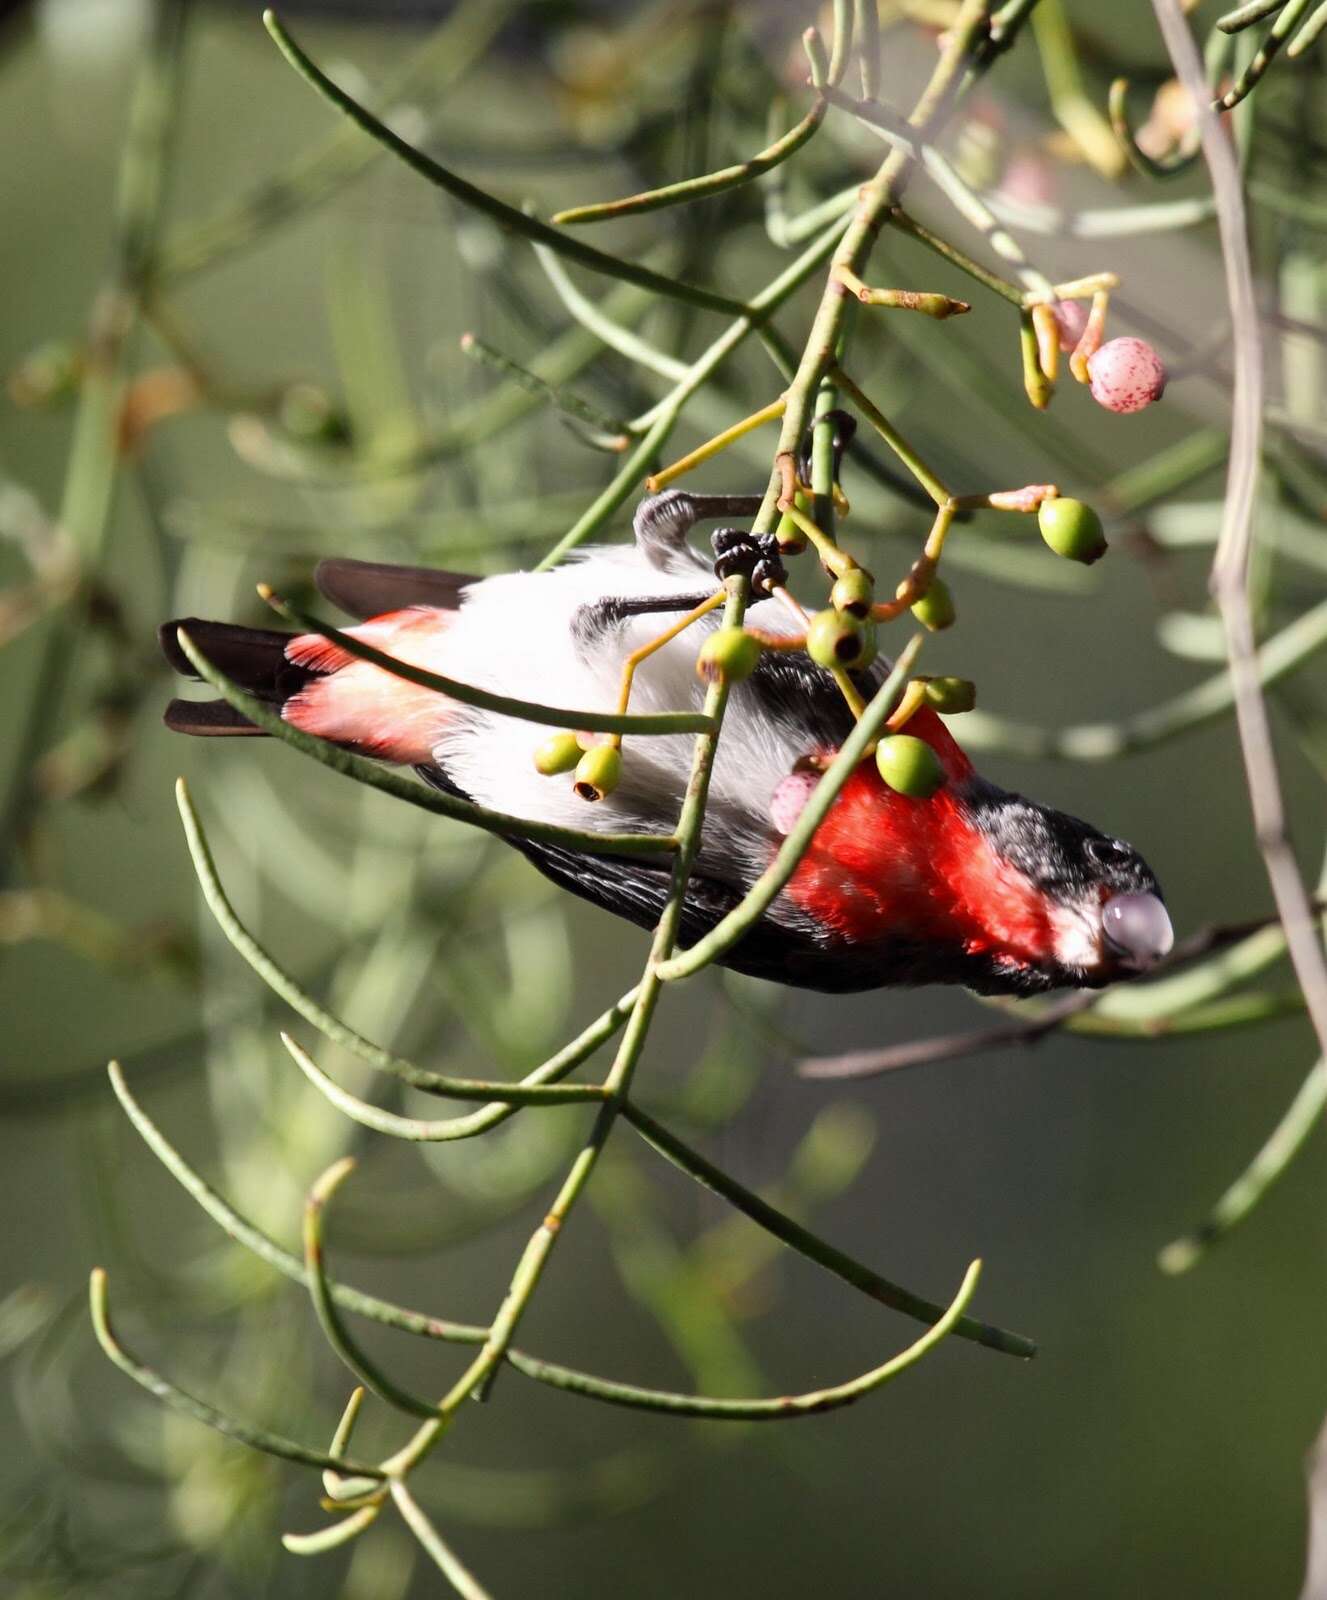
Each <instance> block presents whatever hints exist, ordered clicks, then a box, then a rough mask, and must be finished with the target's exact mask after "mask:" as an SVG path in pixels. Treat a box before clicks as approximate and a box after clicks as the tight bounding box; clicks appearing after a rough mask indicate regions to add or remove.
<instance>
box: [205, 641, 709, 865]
mask: <svg viewBox="0 0 1327 1600" xmlns="http://www.w3.org/2000/svg"><path fill="white" fill-rule="evenodd" d="M175 636H176V638H177V639H178V640H179V643H180V649H181V650H183V651H184V653H185V655H186V656H187V657H188V658H189V661H190V664H191V665H192V666H193V668H194V670H195V671H196V672H197V673H198V675H199V677H200V678H205V679H206V680H207V682H208V683H210V684H211V685H212V687H213V688H214V689H215V690H216V691H217V693H218V694H219V695H220V696H221V698H222V699H223V700H224V701H225V702H226V703H227V705H231V706H234V708H235V709H236V711H238V712H240V713H241V715H243V716H245V717H247V718H248V719H249V721H250V722H252V723H253V724H254V726H255V727H257V728H261V729H262V730H263V732H264V733H270V734H272V735H273V737H274V738H277V739H280V740H282V741H283V742H284V743H285V744H288V745H293V746H294V748H295V749H296V750H298V751H300V753H301V754H302V755H306V756H312V757H313V759H314V760H315V761H318V762H321V763H322V765H323V766H325V767H330V768H331V769H332V771H333V772H339V773H340V774H341V775H342V777H346V778H353V779H354V781H355V782H356V783H362V784H364V785H365V786H366V787H367V788H369V789H377V790H379V791H380V792H381V793H383V794H389V795H391V796H392V798H393V799H396V800H404V801H406V803H407V804H408V805H412V806H418V807H419V808H420V809H421V810H423V811H432V812H434V813H436V815H438V816H440V817H450V818H451V819H452V820H453V821H454V822H468V823H470V824H471V825H472V826H473V827H476V828H481V829H483V831H484V832H485V833H496V834H498V835H499V836H500V837H501V838H505V839H541V840H543V841H545V842H546V843H548V844H561V845H565V846H566V847H567V848H568V849H569V850H584V851H587V852H589V853H591V854H601V855H656V854H658V853H660V852H667V851H671V850H674V849H676V847H677V845H676V840H674V839H673V838H672V837H671V836H669V835H667V834H650V833H594V832H590V831H582V830H581V829H578V828H559V827H557V826H555V825H554V824H552V823H547V822H532V821H530V820H528V819H527V818H525V817H510V816H507V815H506V814H505V813H503V812H501V811H489V810H487V809H485V807H483V806H477V805H475V804H474V803H473V802H472V801H469V800H457V799H456V798H455V797H454V796H452V795H449V794H443V793H442V792H441V791H440V790H436V789H427V788H425V787H424V785H423V784H421V783H416V782H414V781H413V780H412V779H410V778H402V777H399V776H398V775H397V774H396V773H395V772H391V771H386V770H384V769H383V768H382V767H380V766H377V765H375V764H374V763H373V762H372V761H366V760H365V759H364V757H363V756H357V755H353V754H352V753H351V752H350V751H349V750H342V749H341V748H340V746H339V745H334V744H329V743H328V742H327V740H326V739H318V738H315V737H314V735H313V734H311V733H305V732H304V731H303V729H301V728H297V727H295V725H294V724H293V723H290V722H287V721H286V720H285V718H284V717H282V716H281V714H280V713H279V712H276V711H273V710H272V709H271V707H270V706H268V705H265V704H264V703H263V701H261V700H256V699H255V698H254V697H253V696H252V695H250V694H246V693H245V692H244V690H243V689H241V688H240V687H239V685H238V684H237V683H235V682H233V681H232V680H231V679H230V678H228V677H227V676H226V675H225V673H223V672H221V671H220V670H219V669H218V668H216V667H214V666H213V665H212V663H211V662H210V661H209V660H208V659H207V657H206V656H205V655H203V653H202V652H201V651H200V650H199V649H198V647H197V646H196V645H195V644H194V642H193V640H192V639H191V638H190V637H189V635H188V634H187V633H186V632H185V630H184V629H183V628H180V629H178V630H177V632H176V635H175Z"/></svg>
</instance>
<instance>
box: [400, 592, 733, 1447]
mask: <svg viewBox="0 0 1327 1600" xmlns="http://www.w3.org/2000/svg"><path fill="white" fill-rule="evenodd" d="M746 603H747V584H746V581H745V580H744V579H741V578H734V579H730V580H729V590H728V603H727V605H726V606H725V607H724V617H723V622H724V626H725V627H733V628H740V627H741V625H742V618H743V616H744V615H745V611H746ZM727 703H728V681H727V679H726V677H724V676H723V675H720V676H719V677H718V678H717V679H716V680H715V681H714V682H712V683H711V684H710V685H709V687H708V689H707V690H706V694H705V710H706V712H707V714H708V715H709V716H711V717H712V718H713V721H714V726H713V730H712V731H711V732H709V733H703V734H700V735H699V736H698V737H697V739H696V743H695V749H694V754H693V757H692V767H691V777H690V780H689V781H688V784H687V790H686V794H685V796H684V798H683V801H682V808H681V811H680V812H679V815H678V823H677V838H678V851H677V856H676V859H675V860H674V863H673V874H672V879H671V881H670V884H669V890H668V899H667V901H666V903H665V905H664V909H663V912H662V913H661V915H660V917H659V921H658V924H657V925H656V927H655V931H654V938H653V940H652V941H651V945H650V957H649V962H648V964H647V966H646V970H645V976H644V977H643V978H642V980H641V984H640V988H639V990H638V991H637V995H636V1001H635V1004H634V1006H633V1007H632V1012H631V1016H630V1017H629V1018H628V1019H627V1025H626V1028H625V1030H624V1032H623V1035H622V1040H621V1043H620V1045H619V1047H618V1053H617V1057H616V1059H615V1060H614V1062H613V1065H612V1068H611V1070H610V1071H609V1074H608V1077H607V1078H606V1079H605V1087H606V1088H607V1089H608V1090H609V1091H610V1093H611V1094H612V1096H613V1098H612V1099H611V1100H610V1101H609V1102H608V1104H606V1105H605V1106H604V1107H603V1108H602V1109H601V1111H600V1112H599V1115H598V1116H597V1117H596V1119H595V1123H594V1127H593V1128H592V1130H591V1132H590V1136H589V1138H588V1140H587V1141H586V1143H585V1145H584V1146H583V1148H582V1149H581V1151H580V1154H579V1155H578V1156H577V1157H576V1159H575V1161H574V1162H573V1163H572V1166H571V1170H570V1171H569V1172H568V1174H567V1177H566V1179H565V1181H564V1182H563V1185H562V1188H561V1190H560V1191H559V1193H558V1195H557V1198H556V1199H555V1200H554V1202H553V1204H552V1206H551V1207H550V1208H549V1211H548V1214H547V1215H546V1216H545V1218H544V1220H543V1222H542V1223H541V1224H540V1225H539V1227H538V1228H537V1229H536V1230H535V1232H534V1233H533V1234H532V1235H531V1237H530V1241H529V1243H528V1244H527V1245H526V1247H525V1250H524V1252H523V1253H522V1255H521V1258H520V1260H519V1262H518V1263H517V1266H516V1271H515V1273H514V1274H513V1276H512V1280H511V1284H510V1286H509V1287H508V1290H507V1294H506V1297H505V1298H504V1300H503V1302H502V1305H501V1306H500V1307H499V1308H498V1313H497V1315H496V1316H495V1317H494V1319H493V1324H492V1327H491V1328H490V1330H489V1336H488V1338H487V1339H486V1340H485V1342H484V1345H483V1348H482V1349H481V1350H480V1352H479V1354H478V1355H477V1356H476V1357H475V1359H474V1361H473V1362H471V1364H470V1366H469V1367H468V1368H467V1369H466V1371H465V1372H464V1373H462V1375H461V1377H460V1378H459V1379H458V1380H457V1382H456V1383H455V1384H454V1385H453V1386H452V1388H451V1389H450V1390H449V1391H448V1393H447V1394H446V1395H445V1396H444V1398H443V1399H442V1401H441V1402H440V1404H439V1407H438V1410H439V1413H440V1415H439V1416H438V1417H437V1418H436V1419H434V1420H433V1421H430V1422H426V1423H425V1424H424V1425H423V1426H422V1427H421V1428H420V1429H419V1431H418V1432H417V1433H416V1434H415V1436H414V1438H413V1439H411V1440H410V1441H409V1443H407V1444H406V1445H405V1446H404V1448H403V1449H401V1450H399V1451H398V1452H397V1453H396V1455H394V1456H393V1457H392V1458H391V1459H390V1461H388V1462H387V1463H385V1470H386V1471H387V1472H388V1473H389V1474H390V1475H391V1476H393V1477H397V1476H403V1475H404V1474H406V1473H408V1472H409V1471H410V1470H411V1468H412V1467H414V1466H415V1465H416V1464H417V1463H418V1462H419V1461H420V1460H422V1458H423V1457H424V1456H425V1455H426V1454H427V1453H428V1452H429V1450H430V1449H432V1447H433V1446H434V1444H436V1442H437V1441H438V1439H439V1438H440V1437H441V1436H442V1433H443V1432H444V1431H445V1429H446V1428H447V1427H448V1426H449V1424H450V1422H451V1419H452V1418H453V1416H454V1415H455V1412H456V1409H457V1407H458V1406H459V1405H460V1404H461V1403H462V1401H464V1399H465V1398H466V1396H467V1395H469V1394H471V1393H472V1392H473V1391H475V1389H476V1388H479V1389H480V1390H481V1392H482V1390H483V1389H485V1388H486V1387H487V1385H488V1383H489V1382H491V1380H492V1376H493V1374H494V1373H495V1372H496V1369H497V1367H498V1366H499V1364H500V1363H501V1362H502V1360H503V1358H504V1356H505V1353H506V1351H507V1348H508V1346H509V1345H510V1343H511V1340H512V1338H513V1336H514V1335H515V1332H516V1329H517V1326H518V1325H519V1323H520V1320H521V1317H522V1316H523V1315H524V1312H525V1309H526V1307H527V1306H528V1305H529V1303H530V1299H531V1296H532V1295H533V1294H534V1291H535V1289H536V1287H537V1286H538V1283H539V1279H540V1276H541V1274H542V1272H543V1269H544V1266H545V1264H546V1262H547V1260H548V1257H549V1255H550V1254H551V1252H552V1250H553V1246H554V1244H555V1243H556V1241H557V1238H558V1236H559V1234H560V1233H561V1231H562V1228H563V1225H564V1224H565V1222H566V1221H567V1218H568V1217H569V1216H570V1215H571V1211H572V1208H573V1207H574V1206H575V1204H576V1201H577V1200H578V1199H579V1197H580V1195H581V1194H582V1193H583V1191H584V1189H585V1186H586V1184H587V1183H588V1182H589V1180H590V1175H591V1173H592V1172H593V1171H594V1168H595V1165H596V1163H597V1161H598V1159H599V1155H600V1152H601V1151H602V1149H603V1147H604V1144H605V1143H606V1142H607V1139H608V1136H609V1134H610V1133H611V1132H612V1129H613V1124H614V1122H615V1121H616V1119H617V1116H618V1113H619V1110H620V1109H621V1108H622V1106H623V1105H624V1104H625V1101H626V1096H627V1092H628V1090H629V1089H630V1086H631V1078H632V1074H633V1072H634V1069H635V1066H636V1063H637V1061H638V1060H639V1058H640V1053H641V1050H642V1049H643V1048H644V1044H645V1039H646V1036H647V1035H648V1033H649V1028H650V1023H651V1021H652V1019H653V1016H654V1010H655V1006H656V1005H657V1003H658V999H659V993H660V988H661V983H660V980H659V977H658V969H659V965H660V963H661V962H663V961H664V960H666V959H667V957H668V955H669V954H670V953H671V951H672V949H673V944H674V941H675V940H676V937H677V930H678V927H679V926H680V923H681V917H682V904H683V901H684V898H685V895H686V887H687V883H688V881H689V880H690V877H691V869H692V867H693V865H694V863H695V859H696V856H697V854H698V852H699V849H700V834H701V828H702V826H703V824H704V820H705V803H706V799H707V797H708V794H709V781H710V772H711V770H712V768H713V764H714V755H715V751H716V749H717V748H718V741H719V730H720V728H721V727H722V723H723V713H724V709H725V707H726V705H727Z"/></svg>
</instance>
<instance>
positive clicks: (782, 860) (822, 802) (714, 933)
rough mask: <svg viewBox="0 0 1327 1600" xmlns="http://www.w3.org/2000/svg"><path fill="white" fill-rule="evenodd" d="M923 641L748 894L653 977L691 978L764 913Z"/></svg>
mask: <svg viewBox="0 0 1327 1600" xmlns="http://www.w3.org/2000/svg"><path fill="white" fill-rule="evenodd" d="M924 637H925V635H923V634H920V633H918V634H914V635H913V637H912V638H911V639H910V640H909V641H908V643H907V644H906V645H905V646H904V647H903V650H902V651H901V652H900V654H899V658H898V660H897V661H896V662H895V663H894V668H893V670H892V671H891V672H890V674H889V676H888V677H887V678H886V679H885V681H884V683H882V684H881V685H880V687H879V689H877V690H876V692H875V694H874V696H873V697H872V699H871V702H870V704H869V705H868V706H867V707H866V710H865V711H864V712H863V713H862V715H861V716H860V717H859V718H858V720H857V724H856V726H855V727H854V728H853V730H852V732H851V733H850V734H849V735H848V737H847V738H846V739H845V740H844V741H843V747H842V749H841V750H840V751H839V753H838V754H837V755H836V756H835V757H834V759H833V761H832V762H831V763H830V765H829V767H828V768H827V769H826V771H825V774H824V776H823V777H822V778H821V780H820V782H819V783H818V784H817V785H816V787H815V788H814V789H813V790H812V792H811V797H810V799H809V800H808V801H807V802H806V805H805V806H804V807H803V808H802V812H801V815H800V816H799V817H798V819H797V821H796V823H795V824H794V825H793V827H792V829H791V830H790V832H789V833H788V835H787V837H786V838H785V839H784V841H783V843H782V845H780V847H779V851H778V854H777V855H776V856H775V857H774V860H773V861H772V862H771V863H770V864H769V866H768V867H766V869H765V871H764V872H763V873H762V874H761V875H760V877H759V878H757V879H756V881H755V883H754V884H752V886H751V888H750V889H748V890H747V892H746V894H745V895H744V896H743V897H742V899H741V901H740V902H739V903H738V904H737V905H736V906H734V907H733V909H732V910H731V911H730V912H729V913H728V915H727V916H726V917H724V918H723V920H722V921H721V922H719V923H718V924H717V925H716V926H715V927H714V928H712V929H711V930H710V932H709V933H707V934H706V935H705V936H704V937H703V938H702V939H698V940H697V941H696V943H695V944H693V945H691V946H690V947H689V948H688V949H686V950H684V951H683V952H682V954H681V955H678V956H674V957H673V958H672V959H671V960H666V961H663V962H661V963H660V964H659V965H657V966H656V967H655V968H654V972H655V975H656V976H657V977H658V978H660V979H661V980H662V981H663V982H665V983H671V982H675V981H676V980H677V979H678V978H687V977H690V976H691V974H692V973H694V972H699V971H700V969H701V968H702V967H707V966H709V965H710V963H711V962H713V961H717V960H718V959H719V957H720V956H722V955H724V954H726V953H727V952H728V951H729V950H731V949H732V947H733V946H734V945H735V944H736V943H737V941H738V940H739V939H740V938H741V937H742V935H743V934H744V933H746V932H747V931H748V929H750V928H752V927H754V925H755V924H756V923H757V922H758V921H759V920H760V918H761V917H762V916H764V914H765V912H766V911H768V909H769V907H770V906H771V905H772V904H773V902H774V900H775V898H776V897H777V896H778V894H779V893H780V892H781V890H782V889H783V887H784V885H785V884H786V883H787V882H788V880H789V878H791V877H792V875H793V873H794V872H795V871H796V870H797V867H798V864H799V863H800V862H801V859H802V857H803V856H804V855H805V854H806V852H807V849H808V847H809V846H810V843H811V840H812V839H813V838H814V837H815V833H816V829H817V828H819V826H820V824H821V823H822V822H823V821H824V820H825V817H826V815H827V814H828V812H829V808H830V806H832V805H833V804H834V802H835V800H836V799H837V798H838V795H839V790H840V789H842V788H843V786H844V784H845V783H847V781H848V779H849V778H850V777H851V776H852V774H853V772H854V771H855V770H856V768H857V766H858V764H859V763H860V762H861V761H862V759H863V757H864V756H865V753H866V749H867V746H868V745H870V744H871V742H872V740H874V739H875V738H876V737H877V735H878V734H879V732H880V730H881V728H883V727H884V725H885V720H886V718H887V717H888V716H889V714H890V712H891V711H893V709H894V707H895V705H896V704H897V702H898V698H899V695H900V694H901V693H902V691H903V686H904V684H905V683H906V682H907V681H908V678H909V677H910V676H911V673H912V669H913V666H914V664H915V662H916V660H917V653H918V651H919V650H920V649H921V646H922V640H923V638H924Z"/></svg>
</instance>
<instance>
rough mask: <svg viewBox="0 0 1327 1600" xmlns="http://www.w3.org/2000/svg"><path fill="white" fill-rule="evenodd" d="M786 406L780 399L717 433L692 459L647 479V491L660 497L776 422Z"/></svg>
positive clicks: (675, 464)
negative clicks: (735, 446)
mask: <svg viewBox="0 0 1327 1600" xmlns="http://www.w3.org/2000/svg"><path fill="white" fill-rule="evenodd" d="M786 404H787V402H786V401H785V400H784V398H783V396H782V395H780V396H779V398H778V399H777V400H772V401H770V403H769V405H767V406H762V408H761V409H760V410H759V411H753V412H752V413H751V415H750V416H749V417H743V418H742V420H741V421H740V422H735V423H733V425H732V427H731V428H725V429H724V430H723V432H722V433H716V434H715V435H714V437H713V438H712V439H707V440H706V441H705V443H704V444H702V445H698V446H697V447H696V449H694V450H693V451H691V453H690V454H689V455H685V456H683V457H682V458H681V459H680V460H678V461H674V462H673V464H672V466H669V467H665V468H664V469H663V471H662V472H656V473H655V474H654V475H653V476H652V477H649V478H646V480H645V487H646V488H647V489H648V490H649V491H650V493H651V494H658V492H659V490H660V489H666V488H667V487H668V485H669V484H670V483H673V482H675V481H676V480H677V479H678V478H680V477H682V476H683V475H684V474H685V473H688V472H690V471H691V470H692V469H693V468H694V467H698V466H700V465H701V464H702V463H703V462H706V461H709V460H711V459H712V458H713V457H714V456H717V455H718V454H719V452H720V451H721V450H726V449H727V448H728V446H729V445H730V444H735V443H736V442H737V440H738V439H742V438H745V436H746V435H747V434H748V433H752V432H754V431H755V429H757V428H759V427H760V426H762V424H764V423H766V422H773V421H775V419H776V418H778V417H781V416H782V415H783V412H784V407H785V405H786Z"/></svg>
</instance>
